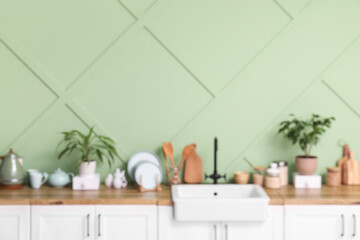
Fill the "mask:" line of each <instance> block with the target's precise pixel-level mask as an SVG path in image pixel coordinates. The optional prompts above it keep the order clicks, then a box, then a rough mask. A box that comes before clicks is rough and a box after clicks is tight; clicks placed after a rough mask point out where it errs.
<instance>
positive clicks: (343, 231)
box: [340, 214, 345, 237]
mask: <svg viewBox="0 0 360 240" xmlns="http://www.w3.org/2000/svg"><path fill="white" fill-rule="evenodd" d="M341 222H342V227H341V228H342V229H341V235H340V237H344V235H345V217H344V214H341Z"/></svg>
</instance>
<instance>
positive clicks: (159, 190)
mask: <svg viewBox="0 0 360 240" xmlns="http://www.w3.org/2000/svg"><path fill="white" fill-rule="evenodd" d="M135 186H136V188H137V189H138V190H139V191H140V192H161V191H162V188H161V183H160V182H159V176H158V175H156V187H155V188H152V189H146V188H144V187H143V186H142V175H140V185H138V184H136V183H135Z"/></svg>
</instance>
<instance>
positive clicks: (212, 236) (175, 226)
mask: <svg viewBox="0 0 360 240" xmlns="http://www.w3.org/2000/svg"><path fill="white" fill-rule="evenodd" d="M158 211H159V230H158V231H159V240H192V239H196V240H220V226H219V225H218V224H210V223H202V222H179V221H176V220H174V217H173V207H170V206H159V207H158Z"/></svg>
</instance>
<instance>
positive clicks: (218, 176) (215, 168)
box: [205, 138, 226, 184]
mask: <svg viewBox="0 0 360 240" xmlns="http://www.w3.org/2000/svg"><path fill="white" fill-rule="evenodd" d="M217 150H218V144H217V138H215V139H214V173H213V174H211V175H210V176H208V175H207V174H205V179H207V178H211V179H213V180H214V184H217V181H218V179H219V178H224V179H226V174H224V175H223V176H221V175H219V174H218V173H217V167H216V165H217V163H216V154H217Z"/></svg>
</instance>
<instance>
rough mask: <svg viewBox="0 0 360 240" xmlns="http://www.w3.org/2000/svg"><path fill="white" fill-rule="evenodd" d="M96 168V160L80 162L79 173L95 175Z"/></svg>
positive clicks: (81, 174)
mask: <svg viewBox="0 0 360 240" xmlns="http://www.w3.org/2000/svg"><path fill="white" fill-rule="evenodd" d="M95 170H96V162H95V161H90V162H83V163H81V164H80V168H79V172H80V173H79V174H80V176H87V175H93V174H95Z"/></svg>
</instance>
